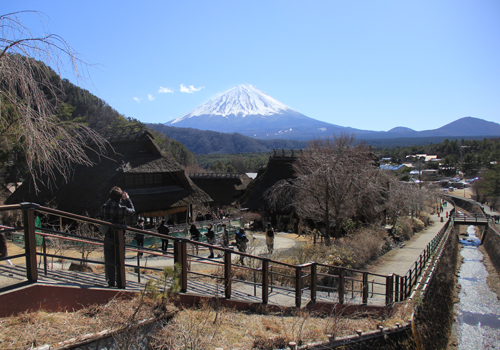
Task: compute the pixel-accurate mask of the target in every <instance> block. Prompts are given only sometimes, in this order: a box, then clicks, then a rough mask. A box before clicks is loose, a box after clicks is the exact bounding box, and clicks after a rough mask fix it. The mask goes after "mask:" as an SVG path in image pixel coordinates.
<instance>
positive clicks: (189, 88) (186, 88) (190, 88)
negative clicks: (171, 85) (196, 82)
mask: <svg viewBox="0 0 500 350" xmlns="http://www.w3.org/2000/svg"><path fill="white" fill-rule="evenodd" d="M201 89H203V86H201V87H199V88H195V87H194V86H193V85H189V86H184V85H183V84H181V92H186V93H188V94H192V93H193V92H196V91H200V90H201Z"/></svg>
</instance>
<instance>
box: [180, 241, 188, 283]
mask: <svg viewBox="0 0 500 350" xmlns="http://www.w3.org/2000/svg"><path fill="white" fill-rule="evenodd" d="M179 257H180V264H181V274H180V276H179V277H180V281H179V283H180V286H181V292H182V293H186V292H187V285H188V281H187V274H188V267H187V266H188V265H187V241H186V240H182V241H181V243H180V252H179Z"/></svg>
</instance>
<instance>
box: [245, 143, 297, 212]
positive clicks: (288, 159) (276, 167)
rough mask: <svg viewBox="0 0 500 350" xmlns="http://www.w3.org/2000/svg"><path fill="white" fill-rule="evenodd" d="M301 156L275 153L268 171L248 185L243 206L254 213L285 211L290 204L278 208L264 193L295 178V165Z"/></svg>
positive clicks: (270, 159) (282, 204)
mask: <svg viewBox="0 0 500 350" xmlns="http://www.w3.org/2000/svg"><path fill="white" fill-rule="evenodd" d="M299 154H300V153H299V152H297V151H295V152H291V154H286V153H285V151H283V152H282V153H281V152H275V153H274V155H272V156H270V157H269V161H268V163H267V167H266V170H265V171H264V172H263V173H262V174H261V173H260V172H259V176H257V178H256V179H255V180H253V181H252V182H251V183H250V185H248V188H247V191H246V193H245V195H244V196H243V197H242V198H241V200H240V202H241V203H242V206H243V207H245V208H249V209H250V210H253V211H267V210H279V211H282V210H285V209H284V208H286V207H288V204H290V203H280V204H281V205H279V208H277V207H276V206H275V205H272V204H271V202H270V201H269V200H268V199H267V198H266V197H265V195H264V193H265V192H266V191H267V190H268V189H270V188H271V187H272V186H274V185H275V184H277V183H278V182H280V181H282V180H287V179H293V178H294V177H295V175H294V170H293V163H294V162H295V161H296V160H297V156H298V155H299Z"/></svg>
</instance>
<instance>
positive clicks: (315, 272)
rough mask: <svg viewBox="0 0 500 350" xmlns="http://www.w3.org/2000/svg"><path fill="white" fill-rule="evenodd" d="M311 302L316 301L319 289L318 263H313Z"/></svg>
mask: <svg viewBox="0 0 500 350" xmlns="http://www.w3.org/2000/svg"><path fill="white" fill-rule="evenodd" d="M310 289H311V302H313V303H315V302H316V292H317V290H318V264H317V263H315V262H313V263H312V264H311V288H310Z"/></svg>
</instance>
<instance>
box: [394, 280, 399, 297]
mask: <svg viewBox="0 0 500 350" xmlns="http://www.w3.org/2000/svg"><path fill="white" fill-rule="evenodd" d="M394 282H395V287H396V290H395V291H394V301H395V302H398V301H399V284H400V277H399V275H394Z"/></svg>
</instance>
